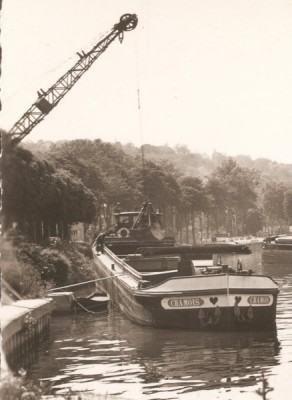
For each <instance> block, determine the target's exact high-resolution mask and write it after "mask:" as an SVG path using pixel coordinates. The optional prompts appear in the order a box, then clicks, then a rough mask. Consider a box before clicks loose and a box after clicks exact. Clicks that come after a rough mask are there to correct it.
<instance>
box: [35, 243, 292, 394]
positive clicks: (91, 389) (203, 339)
mask: <svg viewBox="0 0 292 400" xmlns="http://www.w3.org/2000/svg"><path fill="white" fill-rule="evenodd" d="M253 250H254V251H253V254H252V255H250V256H246V257H245V259H244V260H243V262H244V265H245V266H246V267H248V268H250V267H251V266H253V269H254V270H255V271H256V272H258V273H264V274H267V275H271V276H272V277H273V278H274V279H275V280H276V281H277V283H278V284H279V287H280V295H279V299H278V308H277V331H276V332H274V333H271V332H260V333H259V332H257V333H208V332H191V331H172V330H161V329H154V328H147V327H142V326H139V325H136V324H134V323H132V322H130V321H129V320H127V319H126V318H125V317H124V316H123V315H121V314H120V313H119V312H118V311H117V310H110V311H109V312H108V313H104V314H87V313H85V314H79V315H75V316H65V317H64V316H63V317H54V318H53V319H52V324H51V334H50V338H49V343H48V344H47V346H45V347H43V348H42V349H41V350H40V351H39V354H38V355H37V357H36V359H35V361H34V363H33V364H32V365H31V366H30V369H29V371H28V379H29V380H32V381H38V380H41V381H42V382H44V383H45V384H46V385H48V384H49V385H50V386H51V393H54V394H61V393H66V392H68V390H71V391H72V392H73V393H80V392H81V393H83V394H84V393H87V392H88V393H91V394H94V393H98V394H112V395H115V396H117V398H118V399H135V400H137V399H138V400H140V399H141V400H142V399H147V400H148V399H151V400H162V399H167V400H170V399H181V400H188V399H192V400H194V399H200V400H210V399H220V400H229V399H230V400H231V399H232V400H237V399H240V400H241V399H242V400H252V399H260V398H263V397H262V396H261V395H259V393H257V391H260V390H262V387H263V383H264V381H265V382H266V384H267V385H268V388H270V389H272V390H271V391H269V392H268V393H267V395H266V399H267V400H280V399H287V398H289V397H290V396H289V390H290V391H291V390H292V265H290V266H289V265H276V264H274V265H273V264H270V265H262V264H261V250H260V246H255V247H254V249H253ZM233 261H234V260H233ZM90 397H91V396H90Z"/></svg>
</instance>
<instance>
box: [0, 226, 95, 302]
mask: <svg viewBox="0 0 292 400" xmlns="http://www.w3.org/2000/svg"><path fill="white" fill-rule="evenodd" d="M1 258H2V259H1V263H2V277H3V279H5V281H6V282H8V284H9V285H10V286H11V287H12V288H13V290H15V291H16V292H17V293H18V294H19V295H20V297H21V298H23V299H33V298H44V297H47V296H48V293H49V291H50V290H51V289H52V288H56V287H59V286H65V285H71V284H75V283H80V282H83V281H88V280H92V279H95V278H96V275H95V272H94V264H93V260H92V254H91V247H90V246H89V245H88V244H86V243H74V242H71V243H69V242H61V243H55V244H54V243H53V244H49V243H48V244H35V243H30V242H27V241H25V240H24V238H23V237H21V235H17V234H16V233H15V232H14V234H13V235H10V236H8V237H7V238H6V239H3V240H2V257H1Z"/></svg>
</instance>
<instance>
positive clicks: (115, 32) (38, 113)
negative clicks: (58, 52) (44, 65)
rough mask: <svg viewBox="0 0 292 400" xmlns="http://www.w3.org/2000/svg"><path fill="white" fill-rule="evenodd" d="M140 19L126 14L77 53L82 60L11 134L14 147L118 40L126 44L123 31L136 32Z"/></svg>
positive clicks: (42, 94) (42, 96) (41, 96)
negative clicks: (102, 35) (102, 34)
mask: <svg viewBox="0 0 292 400" xmlns="http://www.w3.org/2000/svg"><path fill="white" fill-rule="evenodd" d="M137 24H138V18H137V16H136V15H135V14H124V15H123V16H122V17H121V18H120V21H119V23H117V24H116V25H114V27H113V29H112V30H111V32H110V33H109V34H108V35H107V36H106V37H104V38H103V39H102V40H101V41H100V42H98V43H97V44H96V45H95V46H94V47H93V48H92V49H91V50H90V51H89V52H87V53H85V52H82V53H77V54H78V56H79V60H78V61H77V62H76V63H75V65H74V66H73V67H72V68H70V69H69V70H68V71H67V72H66V73H65V74H64V75H62V76H61V78H59V79H58V80H57V82H56V83H55V84H54V85H53V86H51V87H50V88H49V89H48V90H46V91H44V90H42V89H41V90H40V91H38V92H37V93H38V99H37V101H36V102H35V103H34V104H33V105H32V106H31V107H30V108H29V109H28V110H27V111H26V112H25V113H24V114H23V116H22V117H21V118H20V119H19V120H18V121H17V122H16V123H15V124H14V125H13V127H12V128H11V129H10V131H9V132H8V133H9V134H10V135H11V140H12V141H13V142H14V143H19V142H20V141H21V140H22V139H23V138H24V137H25V136H26V135H28V134H29V133H30V131H31V130H32V129H33V128H34V127H35V126H36V125H37V124H38V123H40V122H41V121H42V120H43V119H44V118H45V116H46V115H47V114H49V112H50V111H51V110H52V109H53V108H54V107H55V106H56V105H57V104H58V103H59V101H60V100H61V99H62V98H63V97H64V96H65V95H66V93H68V92H69V90H70V89H71V88H72V87H73V86H74V85H75V83H76V82H77V81H78V80H79V79H80V78H81V76H82V75H83V74H84V73H85V72H86V71H87V70H88V69H89V68H90V66H91V65H92V64H93V62H94V61H95V60H96V59H97V58H98V57H99V56H100V55H101V54H102V53H103V52H104V51H105V50H106V49H107V48H108V46H109V45H110V44H111V43H112V42H113V41H114V40H115V39H116V38H117V37H119V39H120V41H121V42H122V40H123V33H124V31H131V30H133V29H135V28H136V26H137Z"/></svg>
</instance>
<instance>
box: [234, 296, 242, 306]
mask: <svg viewBox="0 0 292 400" xmlns="http://www.w3.org/2000/svg"><path fill="white" fill-rule="evenodd" d="M240 302H241V296H235V303H237V304H238V303H240Z"/></svg>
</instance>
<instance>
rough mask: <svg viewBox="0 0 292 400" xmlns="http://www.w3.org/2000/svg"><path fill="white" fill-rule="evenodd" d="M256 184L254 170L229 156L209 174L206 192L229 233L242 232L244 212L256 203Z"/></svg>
mask: <svg viewBox="0 0 292 400" xmlns="http://www.w3.org/2000/svg"><path fill="white" fill-rule="evenodd" d="M257 184H258V176H257V174H256V173H255V171H253V170H250V169H248V168H243V167H240V166H239V165H238V164H237V163H236V162H235V161H234V160H233V159H231V158H229V159H227V160H226V161H224V162H223V163H222V164H221V165H220V166H219V167H217V169H216V170H215V171H214V173H213V174H212V175H211V176H210V178H209V180H208V184H207V187H208V192H209V194H210V195H211V196H212V198H213V202H214V203H215V207H216V209H217V212H220V217H221V220H222V219H223V218H225V229H226V230H227V231H228V232H230V233H231V234H238V233H240V232H243V227H244V219H245V216H246V213H247V211H248V210H249V209H250V208H254V207H255V205H256V199H257V194H256V191H255V188H256V186H257ZM213 208H214V205H213ZM224 214H225V217H224Z"/></svg>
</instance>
